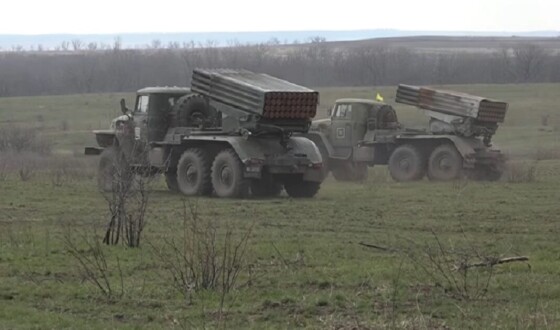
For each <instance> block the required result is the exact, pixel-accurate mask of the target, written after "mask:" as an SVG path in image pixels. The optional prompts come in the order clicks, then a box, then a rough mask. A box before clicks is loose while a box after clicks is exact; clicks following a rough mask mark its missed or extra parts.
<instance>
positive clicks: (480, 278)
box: [360, 230, 529, 300]
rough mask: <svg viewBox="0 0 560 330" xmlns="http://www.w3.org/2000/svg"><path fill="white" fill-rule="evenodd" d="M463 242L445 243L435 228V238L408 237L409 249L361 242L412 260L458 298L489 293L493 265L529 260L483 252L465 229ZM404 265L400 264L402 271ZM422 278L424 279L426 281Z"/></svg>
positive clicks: (439, 285)
mask: <svg viewBox="0 0 560 330" xmlns="http://www.w3.org/2000/svg"><path fill="white" fill-rule="evenodd" d="M462 233H463V238H464V239H463V241H462V242H461V243H462V244H461V243H459V244H457V243H456V242H454V243H453V245H452V244H451V243H447V244H446V243H445V242H444V241H443V240H442V239H441V238H440V237H439V235H438V234H437V233H436V232H434V231H433V230H432V239H431V240H429V241H426V242H423V243H416V242H413V241H410V240H407V243H406V245H408V246H407V247H406V248H387V247H381V246H378V245H372V244H365V243H360V244H361V245H363V246H366V247H369V248H374V249H377V250H382V251H385V252H393V253H397V254H399V255H401V256H402V257H404V258H406V259H407V260H409V261H410V264H411V265H412V266H413V267H414V269H415V270H416V272H415V274H417V275H423V276H425V278H428V279H429V280H430V281H431V285H433V286H434V287H436V288H441V289H442V291H443V293H445V294H446V295H447V296H450V297H452V298H455V299H459V300H476V299H481V298H483V297H485V296H486V294H487V293H488V290H489V287H490V283H491V281H492V279H493V278H494V276H495V273H494V268H493V267H494V266H496V265H499V264H504V263H509V262H516V261H528V260H529V259H528V258H527V257H523V256H521V257H509V258H504V257H503V256H504V253H498V254H497V253H493V252H488V251H486V252H482V251H481V250H482V249H481V248H479V247H477V246H476V245H475V244H474V243H473V242H472V241H471V240H470V239H468V237H467V236H466V234H465V232H464V231H463V232H462ZM401 267H402V264H401V265H400V266H399V272H400V268H401ZM425 278H424V277H423V278H422V280H425Z"/></svg>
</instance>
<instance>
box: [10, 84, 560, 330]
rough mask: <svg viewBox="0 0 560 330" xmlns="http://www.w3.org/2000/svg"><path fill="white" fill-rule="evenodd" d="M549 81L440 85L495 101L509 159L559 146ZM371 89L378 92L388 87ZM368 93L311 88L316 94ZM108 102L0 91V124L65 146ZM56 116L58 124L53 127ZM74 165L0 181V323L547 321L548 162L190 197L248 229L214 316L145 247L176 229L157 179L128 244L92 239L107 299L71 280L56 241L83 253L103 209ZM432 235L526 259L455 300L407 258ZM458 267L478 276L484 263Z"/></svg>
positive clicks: (559, 304)
mask: <svg viewBox="0 0 560 330" xmlns="http://www.w3.org/2000/svg"><path fill="white" fill-rule="evenodd" d="M558 87H559V85H519V86H514V85H504V86H480V85H475V86H451V87H450V86H448V88H453V89H458V90H463V91H466V92H472V93H475V94H480V95H484V96H489V97H495V98H499V99H504V100H506V101H509V102H510V112H509V113H508V117H507V122H506V123H505V125H504V126H503V127H501V128H500V130H499V131H498V133H497V135H496V143H498V144H500V146H504V148H505V149H506V150H507V151H508V152H510V153H512V154H514V155H519V156H520V157H525V158H531V157H532V155H533V153H534V152H535V151H536V150H537V149H539V148H544V149H547V148H556V149H557V148H558V147H559V144H558V138H559V137H558V135H559V134H560V133H559V132H558V131H554V130H550V131H542V130H539V128H540V115H541V114H544V113H551V114H552V115H556V116H557V115H558V114H557V113H555V112H554V110H553V109H556V108H555V107H554V105H555V104H556V103H557V101H558V98H560V96H558V95H557V94H558V93H555V92H554V91H555V90H557V89H558ZM379 90H380V91H381V93H382V95H384V96H385V98H386V100H387V101H389V102H391V99H390V95H392V94H393V95H394V88H389V87H383V88H380V89H379ZM375 91H377V89H373V88H353V89H349V88H340V89H325V90H321V97H322V104H329V103H331V102H332V101H333V100H334V99H336V98H338V97H343V96H348V97H366V96H371V95H374V92H375ZM120 97H121V95H81V96H57V97H50V96H49V97H34V98H7V99H0V118H1V120H2V124H0V125H14V124H18V125H19V124H21V125H34V126H36V127H39V128H41V129H42V134H44V135H45V136H47V137H49V138H52V140H53V142H54V143H55V149H57V150H58V151H61V152H62V151H64V152H72V151H74V152H80V150H82V148H83V146H84V145H87V144H88V143H89V144H92V145H93V143H94V139H93V137H92V135H89V133H87V131H89V130H90V129H97V128H104V127H106V126H107V125H108V123H109V121H110V118H112V117H114V116H116V115H118V114H119V109H118V99H119V98H120ZM127 97H128V99H127V101H131V100H132V98H131V97H130V95H127ZM528 109H530V110H528ZM397 111H398V112H399V115H400V117H401V118H402V120H403V121H409V122H415V120H416V119H418V120H419V121H420V120H424V118H423V117H422V116H420V115H418V114H417V113H416V111H415V110H414V109H412V108H408V107H397ZM39 115H41V118H40V119H41V120H37V119H38V118H39V117H37V116H39ZM63 120H67V121H68V126H69V128H68V130H67V131H63V132H61V131H60V129H59V128H60V127H61V126H60V125H61V122H62V121H63ZM2 127H5V126H0V129H2ZM0 157H5V155H4V156H0ZM53 157H55V158H63V157H71V158H74V157H72V156H64V155H59V154H55V155H54V156H53ZM552 158H554V157H552ZM79 164H82V163H79ZM83 164H87V163H83ZM529 164H532V163H529ZM84 166H85V167H86V172H87V173H85V174H84V175H81V176H76V177H75V178H73V179H71V180H69V181H67V182H64V184H62V186H54V185H53V183H52V178H51V175H52V172H50V171H48V170H46V171H44V172H38V173H36V175H35V176H33V177H32V179H31V180H29V181H21V180H20V179H19V177H18V175H17V172H15V171H11V172H10V173H9V174H8V176H7V177H6V178H5V179H4V180H3V181H2V180H0V196H1V198H0V328H2V329H3V328H7V329H12V328H16V329H18V328H21V329H28V328H41V329H42V328H56V329H59V328H72V329H74V328H92V329H106V328H125V329H128V328H130V329H135V328H149V329H151V328H205V327H208V328H214V327H219V326H222V327H224V328H255V329H262V328H295V327H307V328H318V329H319V328H320V329H323V328H354V327H356V328H444V327H448V328H454V329H455V328H475V329H479V328H487V329H494V328H507V329H510V328H537V329H540V328H558V327H560V313H559V312H558V311H560V283H559V282H558V276H559V273H560V258H559V256H560V245H559V244H558V242H557V238H558V235H559V232H560V224H559V222H558V215H559V214H560V204H559V203H558V200H560V190H559V189H558V185H559V184H560V160H557V159H551V160H542V161H538V162H536V165H534V166H536V172H535V173H536V178H535V181H534V182H525V183H517V184H513V183H508V182H507V180H505V179H504V180H502V181H500V182H496V183H480V182H463V181H459V182H453V183H430V182H428V181H421V182H416V183H394V182H392V181H391V180H390V179H389V178H388V176H387V173H386V169H385V168H384V167H376V168H374V169H372V170H370V179H369V181H368V182H366V183H364V184H344V183H337V182H335V181H333V180H332V178H329V179H328V180H327V181H326V182H325V183H324V184H323V186H322V188H321V190H320V192H319V194H318V196H317V197H316V198H314V199H310V200H294V199H290V198H288V197H287V196H282V197H280V198H276V199H271V200H220V199H216V198H201V199H197V200H194V199H193V200H191V202H193V203H196V204H197V205H198V209H199V211H200V216H201V219H203V220H212V221H215V222H216V223H217V224H218V225H219V227H220V228H221V229H222V230H223V228H225V227H226V225H229V226H232V227H233V228H235V230H234V233H235V234H236V235H241V234H243V233H244V232H245V230H246V228H248V227H249V226H251V225H253V226H254V227H253V232H252V235H251V238H250V241H249V249H248V254H247V256H246V258H245V261H246V264H245V265H246V266H250V269H251V272H248V271H244V272H243V273H242V275H241V277H240V278H239V281H238V286H237V287H236V289H235V290H234V291H233V292H231V293H230V294H229V295H227V297H226V304H225V306H226V308H225V314H224V315H225V316H224V317H223V318H222V319H219V317H218V315H219V313H218V311H219V301H220V296H219V294H218V293H216V292H200V293H198V294H196V295H195V296H194V297H193V302H192V303H191V304H189V303H187V302H186V301H185V299H184V298H183V296H182V295H181V294H179V293H178V292H177V291H176V290H175V289H174V288H173V286H172V278H171V274H170V273H169V271H167V270H166V268H165V267H164V265H163V264H162V260H161V258H158V256H157V254H155V253H154V249H153V248H152V246H151V245H155V246H161V245H162V242H163V241H164V240H165V239H166V240H170V239H174V240H178V239H180V236H181V228H182V214H181V210H182V203H183V199H182V197H181V196H179V195H175V194H172V193H170V192H168V191H167V190H166V189H165V187H164V183H163V182H162V181H163V180H161V179H159V181H158V182H157V184H156V186H155V190H154V192H153V194H152V198H151V201H150V204H149V209H148V217H147V219H148V223H147V227H146V229H145V232H144V235H143V239H142V245H141V247H140V248H137V249H129V248H125V247H124V246H112V247H110V246H103V251H104V252H105V253H106V255H107V258H108V268H109V274H110V280H111V284H112V287H113V288H114V290H115V291H116V293H117V294H116V295H115V296H114V297H112V298H107V297H104V296H103V295H102V294H101V293H100V292H99V290H98V289H97V288H96V287H95V286H93V285H92V284H91V283H89V282H88V281H87V280H86V277H85V276H84V273H83V270H82V268H80V266H79V264H78V261H77V260H76V259H75V258H73V257H72V256H71V255H70V254H69V253H68V251H67V249H66V247H65V245H64V237H65V236H71V237H73V238H74V239H75V240H77V242H78V245H79V247H80V248H81V249H83V253H85V254H88V253H89V252H88V248H87V246H86V244H85V242H83V241H80V240H81V239H82V238H83V237H82V235H86V237H87V238H88V239H92V237H93V235H94V232H96V233H98V234H102V233H103V230H104V228H105V224H106V223H107V221H108V208H107V205H106V202H105V200H104V199H103V197H102V195H101V194H100V193H98V192H97V189H96V185H95V180H94V178H92V177H91V174H90V172H91V171H92V170H93V169H91V168H90V167H89V166H91V165H87V166H86V165H84ZM222 233H223V232H222ZM436 237H437V239H438V240H439V241H440V243H441V244H442V245H443V246H445V250H446V251H451V252H450V253H451V254H450V257H457V256H458V254H454V253H453V251H469V253H470V254H473V253H474V252H472V251H473V250H475V249H476V250H477V251H478V253H479V254H480V256H481V257H484V256H486V257H490V256H504V257H507V256H516V255H517V256H528V257H529V258H530V261H529V263H528V264H527V263H511V264H505V265H499V266H495V267H493V276H492V279H491V281H490V282H489V287H488V291H487V292H486V295H484V296H483V297H481V298H478V299H459V298H457V297H456V296H454V292H453V290H449V288H448V287H447V285H445V283H439V284H441V285H442V286H440V285H437V283H436V281H434V279H433V278H431V277H430V276H428V274H426V273H424V272H422V266H426V265H428V264H429V262H428V261H427V260H426V259H425V258H424V257H423V254H424V253H425V252H427V251H428V250H429V249H434V248H435V249H436V250H437V241H436ZM360 242H366V243H371V244H376V245H380V246H384V247H388V248H391V249H396V250H398V251H397V252H390V251H381V250H378V249H370V248H365V247H363V246H361V245H359V244H358V243H360ZM405 251H406V253H405ZM119 264H120V266H121V267H120V268H121V269H120V271H119V267H118V265H119ZM528 265H530V267H529V266H528ZM247 269H248V268H247ZM121 272H122V276H123V279H124V281H123V282H124V289H123V291H124V295H123V296H122V297H120V295H119V294H118V293H120V290H121V284H120V276H119V274H120V273H121ZM453 274H455V275H456V274H457V273H456V272H455V273H453ZM469 274H470V276H473V277H472V279H473V280H474V276H475V275H480V276H481V278H484V277H486V276H487V275H488V270H485V269H480V270H472V271H471V272H469ZM469 283H471V284H473V283H475V282H469Z"/></svg>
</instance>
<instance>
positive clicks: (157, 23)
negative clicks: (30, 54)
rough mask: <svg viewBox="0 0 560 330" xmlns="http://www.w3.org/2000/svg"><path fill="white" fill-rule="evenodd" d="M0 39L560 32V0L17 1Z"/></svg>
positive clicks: (6, 12) (6, 14)
mask: <svg viewBox="0 0 560 330" xmlns="http://www.w3.org/2000/svg"><path fill="white" fill-rule="evenodd" d="M2 2H3V3H2V5H1V7H0V8H1V9H2V11H1V12H0V34H31V35H33V34H53V33H70V34H118V33H148V32H237V31H300V30H362V29H363V30H369V29H398V30H414V31H474V32H477V31H496V32H509V31H511V32H525V31H543V30H552V31H560V1H558V0H463V1H454V0H383V1H378V0H370V1H366V0H328V1H326V0H323V1H315V0H280V1H266V0H260V1H259V0H198V1H192V0H168V1H165V0H161V1H146V2H144V1H138V0H136V1H129V0H95V1H87V2H86V1H77V0H48V1H46V0H18V1H9V0H4V1H2Z"/></svg>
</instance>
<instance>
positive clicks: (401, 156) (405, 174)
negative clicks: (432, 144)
mask: <svg viewBox="0 0 560 330" xmlns="http://www.w3.org/2000/svg"><path fill="white" fill-rule="evenodd" d="M389 173H390V174H391V177H392V178H393V180H395V181H398V182H406V181H415V180H420V179H422V178H423V177H424V174H426V162H425V160H424V156H423V155H422V153H421V152H420V150H418V148H416V147H414V146H412V145H409V144H406V145H402V146H399V147H397V149H395V151H393V153H392V154H391V157H389Z"/></svg>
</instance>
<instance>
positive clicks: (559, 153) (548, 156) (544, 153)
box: [533, 148, 560, 161]
mask: <svg viewBox="0 0 560 330" xmlns="http://www.w3.org/2000/svg"><path fill="white" fill-rule="evenodd" d="M533 158H534V159H535V160H536V161H540V160H554V159H560V149H557V148H549V149H545V148H538V149H537V151H535V155H534V157H533Z"/></svg>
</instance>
